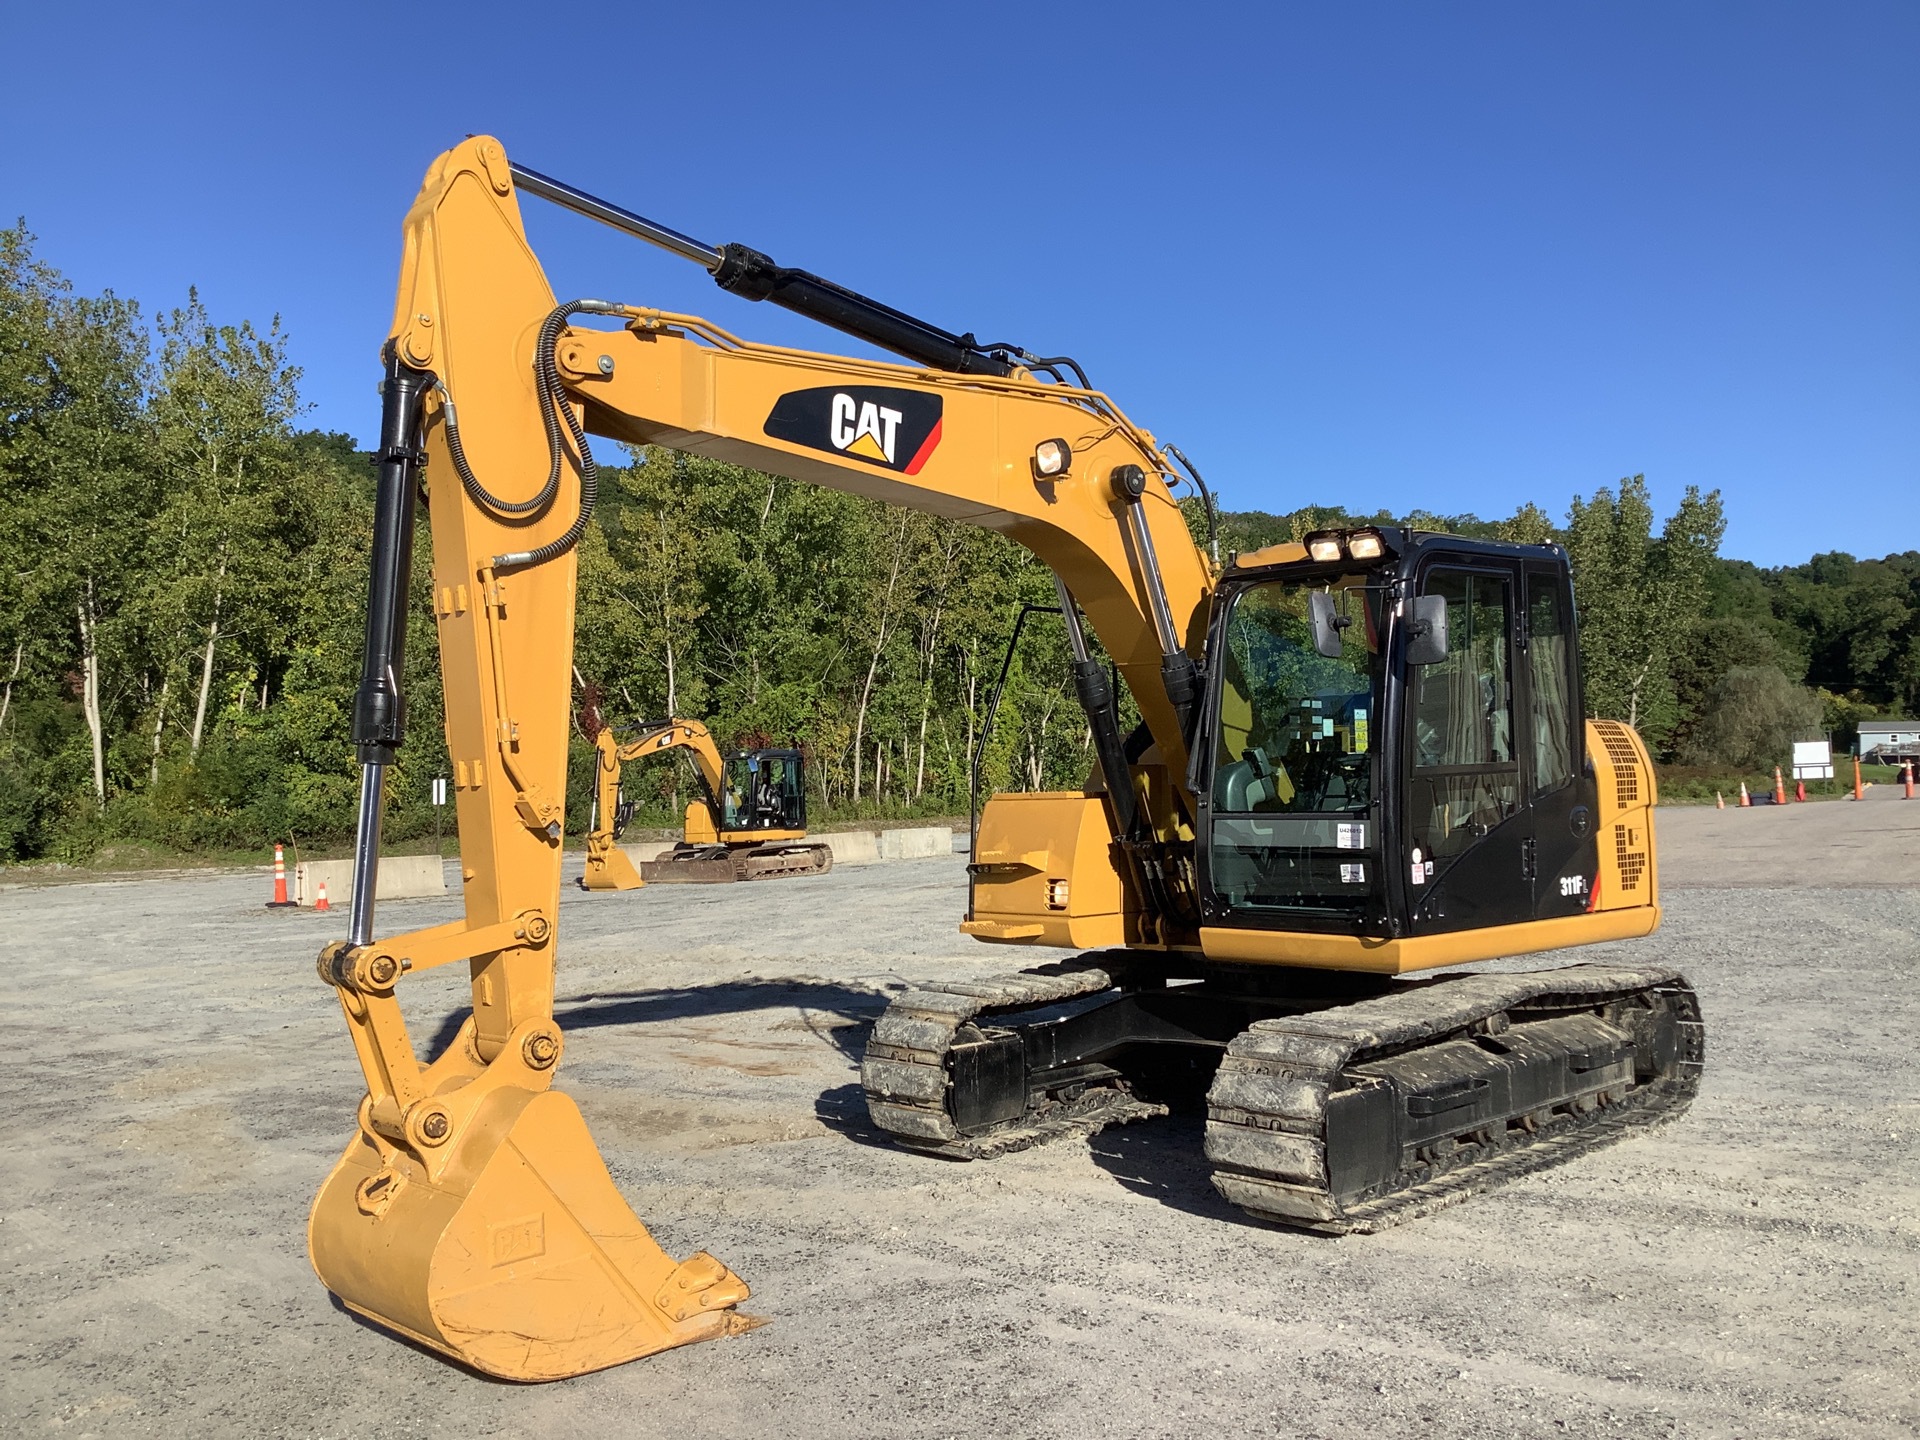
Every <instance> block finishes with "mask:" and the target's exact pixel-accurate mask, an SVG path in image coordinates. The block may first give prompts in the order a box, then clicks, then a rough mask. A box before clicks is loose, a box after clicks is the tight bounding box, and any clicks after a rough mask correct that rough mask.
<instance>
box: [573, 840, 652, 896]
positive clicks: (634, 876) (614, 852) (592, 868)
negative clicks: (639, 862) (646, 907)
mask: <svg viewBox="0 0 1920 1440" xmlns="http://www.w3.org/2000/svg"><path fill="white" fill-rule="evenodd" d="M646 883H647V882H646V881H645V880H643V879H642V878H641V877H640V872H639V871H638V870H636V869H635V868H634V865H633V861H632V860H630V859H629V858H628V857H627V852H626V851H624V850H622V849H621V848H620V847H619V846H618V845H615V844H614V843H613V842H612V840H610V839H609V840H608V841H607V842H606V843H605V844H604V845H595V844H593V843H592V842H591V841H589V843H588V845H587V864H586V868H585V869H584V870H582V871H581V872H580V888H581V889H582V890H638V889H639V888H640V887H641V886H643V885H645V884H646Z"/></svg>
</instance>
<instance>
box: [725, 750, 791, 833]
mask: <svg viewBox="0 0 1920 1440" xmlns="http://www.w3.org/2000/svg"><path fill="white" fill-rule="evenodd" d="M726 767H727V768H726V785H725V787H724V793H723V794H722V795H721V797H720V803H721V812H720V828H721V829H722V830H723V831H737V830H797V829H803V828H804V827H805V826H806V823H807V822H806V813H807V812H806V795H805V792H804V791H803V790H802V788H801V781H800V759H799V756H797V755H794V754H792V753H787V754H782V753H780V752H778V751H760V752H757V753H753V754H744V755H729V756H728V757H727V759H726Z"/></svg>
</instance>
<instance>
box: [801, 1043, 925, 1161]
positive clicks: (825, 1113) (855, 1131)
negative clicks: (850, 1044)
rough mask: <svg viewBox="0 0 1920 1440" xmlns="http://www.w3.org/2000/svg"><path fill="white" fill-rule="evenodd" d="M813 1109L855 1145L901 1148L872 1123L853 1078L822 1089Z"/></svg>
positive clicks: (823, 1121) (830, 1126)
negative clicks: (830, 1087) (848, 1082)
mask: <svg viewBox="0 0 1920 1440" xmlns="http://www.w3.org/2000/svg"><path fill="white" fill-rule="evenodd" d="M871 1028H872V1027H871V1026H863V1027H862V1028H861V1032H860V1040H861V1043H862V1044H865V1043H866V1038H867V1034H866V1032H867V1031H868V1030H869V1029H871ZM855 1058H856V1059H857V1058H858V1057H857V1056H856V1057H855ZM813 1113H814V1117H815V1118H816V1119H818V1120H819V1122H820V1123H821V1124H822V1125H824V1126H826V1127H827V1128H828V1129H829V1130H831V1131H833V1133H834V1134H836V1135H839V1136H842V1137H844V1138H845V1139H848V1140H851V1141H853V1143H854V1144H856V1145H872V1146H874V1147H875V1148H876V1149H880V1150H895V1149H903V1148H904V1147H901V1146H898V1145H896V1144H895V1143H894V1141H893V1139H892V1138H891V1137H890V1136H889V1135H888V1134H887V1132H886V1131H884V1130H882V1129H881V1128H880V1127H879V1126H878V1125H875V1124H874V1123H873V1121H872V1119H871V1118H870V1117H869V1116H868V1115H867V1097H866V1094H865V1093H864V1092H863V1091H862V1090H861V1089H860V1082H859V1081H857V1080H856V1081H853V1082H852V1083H851V1084H847V1085H836V1086H834V1087H833V1089H831V1090H822V1091H821V1092H820V1098H819V1099H818V1100H816V1101H814V1102H813ZM934 1158H938V1157H934Z"/></svg>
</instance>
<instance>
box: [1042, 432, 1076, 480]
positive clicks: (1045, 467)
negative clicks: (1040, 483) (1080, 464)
mask: <svg viewBox="0 0 1920 1440" xmlns="http://www.w3.org/2000/svg"><path fill="white" fill-rule="evenodd" d="M1072 464H1073V447H1072V446H1071V445H1069V444H1067V442H1066V441H1064V440H1042V441H1041V442H1040V443H1039V444H1038V445H1036V446H1035V447H1034V450H1033V478H1034V479H1036V480H1054V479H1058V478H1059V477H1060V476H1062V475H1064V474H1066V473H1067V467H1068V466H1070V465H1072Z"/></svg>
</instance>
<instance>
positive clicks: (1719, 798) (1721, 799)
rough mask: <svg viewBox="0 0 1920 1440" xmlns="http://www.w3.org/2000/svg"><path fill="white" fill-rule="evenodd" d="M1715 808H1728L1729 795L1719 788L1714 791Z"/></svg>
mask: <svg viewBox="0 0 1920 1440" xmlns="http://www.w3.org/2000/svg"><path fill="white" fill-rule="evenodd" d="M1713 808H1714V809H1716V810H1724V809H1726V808H1727V797H1726V796H1724V795H1722V794H1721V793H1720V792H1719V791H1718V790H1716V791H1714V792H1713Z"/></svg>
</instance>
